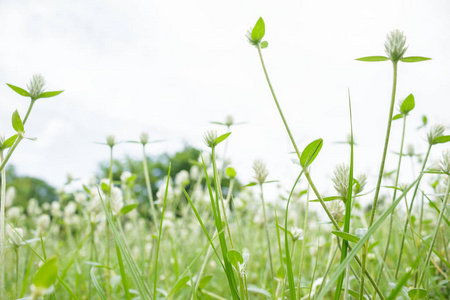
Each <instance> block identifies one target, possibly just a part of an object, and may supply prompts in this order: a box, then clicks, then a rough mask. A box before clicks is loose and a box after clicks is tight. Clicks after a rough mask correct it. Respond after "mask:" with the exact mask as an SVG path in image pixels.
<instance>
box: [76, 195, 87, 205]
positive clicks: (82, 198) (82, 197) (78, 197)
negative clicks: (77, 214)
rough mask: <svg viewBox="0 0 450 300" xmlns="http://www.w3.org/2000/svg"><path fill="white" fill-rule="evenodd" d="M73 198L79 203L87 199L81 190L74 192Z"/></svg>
mask: <svg viewBox="0 0 450 300" xmlns="http://www.w3.org/2000/svg"><path fill="white" fill-rule="evenodd" d="M74 198H75V202H76V203H78V204H81V205H82V204H83V203H85V202H86V201H87V196H86V194H85V193H83V192H79V193H75V194H74Z"/></svg>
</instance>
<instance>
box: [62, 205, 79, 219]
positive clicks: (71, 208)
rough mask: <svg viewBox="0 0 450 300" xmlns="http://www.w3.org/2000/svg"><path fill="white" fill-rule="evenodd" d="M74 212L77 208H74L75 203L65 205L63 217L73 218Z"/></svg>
mask: <svg viewBox="0 0 450 300" xmlns="http://www.w3.org/2000/svg"><path fill="white" fill-rule="evenodd" d="M76 210H77V206H76V204H75V202H73V201H70V202H69V203H67V205H66V207H65V208H64V217H65V218H70V217H71V216H73V215H74V214H75V211H76Z"/></svg>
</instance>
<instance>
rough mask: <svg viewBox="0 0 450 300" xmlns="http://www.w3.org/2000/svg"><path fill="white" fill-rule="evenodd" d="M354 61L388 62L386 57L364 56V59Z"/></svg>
mask: <svg viewBox="0 0 450 300" xmlns="http://www.w3.org/2000/svg"><path fill="white" fill-rule="evenodd" d="M356 60H359V61H386V60H389V58H388V57H386V56H366V57H360V58H357V59H356Z"/></svg>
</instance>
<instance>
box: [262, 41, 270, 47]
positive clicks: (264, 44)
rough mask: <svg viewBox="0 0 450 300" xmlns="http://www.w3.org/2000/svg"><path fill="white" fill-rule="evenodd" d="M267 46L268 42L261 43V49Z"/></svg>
mask: <svg viewBox="0 0 450 300" xmlns="http://www.w3.org/2000/svg"><path fill="white" fill-rule="evenodd" d="M268 46H269V42H267V41H264V42H262V43H261V49H264V48H267V47H268Z"/></svg>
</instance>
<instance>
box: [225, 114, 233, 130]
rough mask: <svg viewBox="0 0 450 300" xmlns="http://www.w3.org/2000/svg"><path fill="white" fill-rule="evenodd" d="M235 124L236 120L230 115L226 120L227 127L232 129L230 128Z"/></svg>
mask: <svg viewBox="0 0 450 300" xmlns="http://www.w3.org/2000/svg"><path fill="white" fill-rule="evenodd" d="M233 124H234V118H233V116H231V115H228V116H227V117H226V118H225V125H227V126H228V127H230V126H231V125H233Z"/></svg>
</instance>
